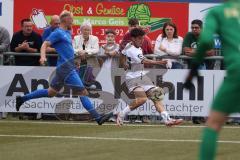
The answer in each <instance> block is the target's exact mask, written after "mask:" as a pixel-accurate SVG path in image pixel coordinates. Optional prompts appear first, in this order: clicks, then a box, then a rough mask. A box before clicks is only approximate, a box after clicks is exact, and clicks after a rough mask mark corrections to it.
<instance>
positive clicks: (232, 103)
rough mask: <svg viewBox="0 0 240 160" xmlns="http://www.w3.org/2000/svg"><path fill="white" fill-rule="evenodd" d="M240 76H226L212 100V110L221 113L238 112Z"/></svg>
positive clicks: (239, 105) (239, 109) (239, 108)
mask: <svg viewBox="0 0 240 160" xmlns="http://www.w3.org/2000/svg"><path fill="white" fill-rule="evenodd" d="M239 77H240V76H238V75H237V76H236V75H235V76H227V77H226V78H225V79H224V81H223V83H222V85H221V87H220V88H219V91H218V93H217V95H216V97H215V99H214V101H213V104H212V110H214V111H219V112H222V113H227V114H230V113H238V112H240V78H239Z"/></svg>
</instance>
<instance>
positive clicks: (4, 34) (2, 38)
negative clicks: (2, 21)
mask: <svg viewBox="0 0 240 160" xmlns="http://www.w3.org/2000/svg"><path fill="white" fill-rule="evenodd" d="M9 45H10V35H9V32H8V30H7V29H6V28H4V27H1V26H0V62H1V63H0V65H2V64H3V61H4V60H3V56H2V54H3V52H7V51H8V50H9ZM1 118H6V114H5V113H1V112H0V119H1Z"/></svg>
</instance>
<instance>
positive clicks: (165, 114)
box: [161, 111, 171, 122]
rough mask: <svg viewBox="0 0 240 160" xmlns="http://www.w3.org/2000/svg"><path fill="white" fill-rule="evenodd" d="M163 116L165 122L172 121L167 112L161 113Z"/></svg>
mask: <svg viewBox="0 0 240 160" xmlns="http://www.w3.org/2000/svg"><path fill="white" fill-rule="evenodd" d="M161 116H162V119H163V121H164V122H167V121H169V120H170V119H171V118H170V116H169V114H168V112H167V111H163V112H161Z"/></svg>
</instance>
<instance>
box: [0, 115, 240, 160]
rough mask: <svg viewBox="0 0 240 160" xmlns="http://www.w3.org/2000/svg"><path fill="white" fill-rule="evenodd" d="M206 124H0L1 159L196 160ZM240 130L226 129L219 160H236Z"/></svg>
mask: <svg viewBox="0 0 240 160" xmlns="http://www.w3.org/2000/svg"><path fill="white" fill-rule="evenodd" d="M202 129H203V127H202V126H180V127H171V128H168V127H165V126H160V125H128V126H123V127H117V126H115V125H113V124H107V125H103V126H98V125H96V124H94V123H78V122H77V123H68V122H61V123H59V122H45V121H44V122H43V121H8V120H1V121H0V160H123V159H124V160H156V159H161V160H197V155H198V147H199V142H200V137H201V131H202ZM239 133H240V127H231V126H226V127H225V128H224V129H223V132H222V133H221V135H220V139H219V141H220V143H219V145H218V155H217V160H238V159H239V157H240V153H239V151H240V136H239V135H240V134H239Z"/></svg>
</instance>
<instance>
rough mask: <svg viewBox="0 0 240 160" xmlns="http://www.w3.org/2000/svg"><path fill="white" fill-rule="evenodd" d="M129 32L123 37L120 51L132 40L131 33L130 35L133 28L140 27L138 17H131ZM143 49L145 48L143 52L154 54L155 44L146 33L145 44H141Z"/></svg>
mask: <svg viewBox="0 0 240 160" xmlns="http://www.w3.org/2000/svg"><path fill="white" fill-rule="evenodd" d="M128 27H129V29H128V32H127V33H126V34H125V35H124V36H123V39H122V41H121V43H120V52H121V51H122V50H123V49H124V48H125V46H126V45H127V44H128V43H129V42H131V41H132V40H131V35H130V31H131V30H132V29H133V28H136V27H139V21H138V19H136V18H131V19H129V21H128ZM141 48H142V50H143V54H153V46H152V42H151V39H150V38H149V37H148V36H147V35H145V36H144V40H143V44H142V46H141Z"/></svg>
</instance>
